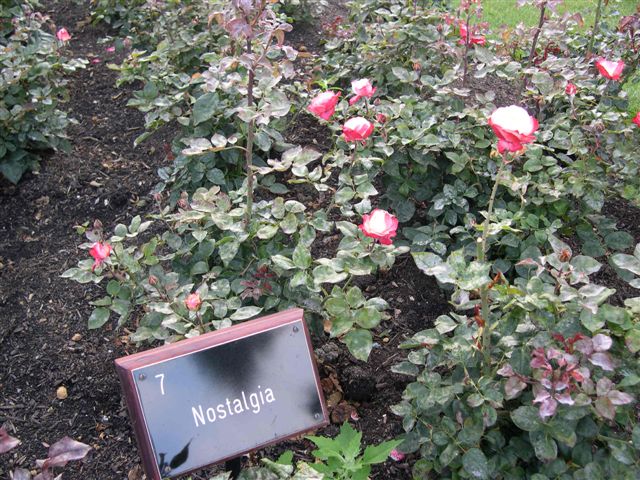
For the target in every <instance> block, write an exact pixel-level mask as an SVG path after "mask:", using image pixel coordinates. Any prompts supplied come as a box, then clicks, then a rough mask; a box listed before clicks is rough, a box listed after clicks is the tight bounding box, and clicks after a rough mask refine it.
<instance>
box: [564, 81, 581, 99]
mask: <svg viewBox="0 0 640 480" xmlns="http://www.w3.org/2000/svg"><path fill="white" fill-rule="evenodd" d="M564 93H566V94H567V95H569V96H571V97H572V96H573V95H575V94H576V93H578V87H576V86H575V85H574V84H573V83H571V82H569V83H567V86H566V87H565V88H564Z"/></svg>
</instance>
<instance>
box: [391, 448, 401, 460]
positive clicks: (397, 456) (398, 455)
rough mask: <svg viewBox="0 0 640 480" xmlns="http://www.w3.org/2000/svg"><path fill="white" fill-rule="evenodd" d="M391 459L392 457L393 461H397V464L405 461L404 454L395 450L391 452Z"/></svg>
mask: <svg viewBox="0 0 640 480" xmlns="http://www.w3.org/2000/svg"><path fill="white" fill-rule="evenodd" d="M389 457H391V459H392V460H395V461H396V462H401V461H402V460H404V453H402V452H400V451H398V450H397V449H395V448H394V449H393V450H391V453H389Z"/></svg>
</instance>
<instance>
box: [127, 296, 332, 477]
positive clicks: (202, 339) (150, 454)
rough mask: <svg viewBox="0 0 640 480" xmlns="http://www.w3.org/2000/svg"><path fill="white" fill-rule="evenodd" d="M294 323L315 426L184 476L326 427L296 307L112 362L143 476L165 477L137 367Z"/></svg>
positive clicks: (315, 369) (315, 372)
mask: <svg viewBox="0 0 640 480" xmlns="http://www.w3.org/2000/svg"><path fill="white" fill-rule="evenodd" d="M298 322H299V323H301V325H302V329H303V333H304V336H305V340H306V344H307V348H308V352H309V357H310V361H311V366H312V369H313V372H312V373H313V377H314V379H315V384H316V390H317V393H318V398H319V400H320V405H321V407H322V417H321V418H320V419H319V421H318V423H316V424H313V425H310V426H309V427H308V428H305V429H303V430H301V431H296V432H291V433H289V434H286V435H282V436H279V437H275V438H272V439H270V440H269V441H266V442H264V443H261V444H259V445H252V446H251V447H250V448H247V449H246V450H242V451H238V452H235V453H234V454H233V455H230V456H227V457H225V458H219V459H218V458H214V459H212V461H211V463H207V464H204V465H201V466H198V467H194V468H193V469H191V470H189V471H187V472H182V473H180V475H184V474H187V473H190V472H194V471H196V470H199V469H201V468H204V467H206V466H208V465H213V464H216V463H221V462H224V461H227V460H230V459H233V458H236V457H239V456H240V455H243V454H245V453H248V452H251V451H254V450H258V449H260V448H263V447H265V446H267V445H271V444H273V443H277V442H280V441H282V440H286V439H288V438H292V437H296V436H299V435H301V434H303V433H307V432H310V431H313V430H316V429H318V428H321V427H323V426H326V425H328V423H329V418H328V413H327V407H326V403H325V399H324V394H323V392H322V387H321V385H320V377H319V375H318V367H317V365H316V361H315V357H314V355H313V346H312V344H311V338H310V336H309V330H308V328H307V325H306V323H305V321H304V311H303V310H302V309H300V308H294V309H290V310H286V311H284V312H280V313H276V314H273V315H268V316H266V317H262V318H259V319H256V320H251V321H248V322H244V323H241V324H238V325H234V326H232V327H229V328H225V329H222V330H218V331H215V332H210V333H207V334H204V335H200V336H198V337H194V338H190V339H186V340H182V341H180V342H177V343H174V344H169V345H165V346H162V347H158V348H154V349H151V350H147V351H145V352H140V353H136V354H134V355H130V356H128V357H123V358H118V359H117V360H116V361H115V366H116V370H117V372H118V376H119V377H120V382H121V385H122V390H123V393H124V397H125V401H126V404H127V409H128V411H129V417H130V419H131V422H132V424H133V429H134V432H135V436H136V439H137V442H138V448H139V451H140V456H141V458H142V464H143V467H144V470H145V472H146V474H147V477H148V478H149V479H150V480H162V479H163V478H166V477H162V475H161V473H160V470H159V468H158V463H157V461H156V458H157V457H156V453H155V452H154V448H153V443H152V439H151V434H150V432H149V428H148V426H147V419H146V417H145V413H144V409H143V405H142V400H141V398H140V395H139V392H138V389H137V387H136V381H135V375H136V370H139V369H141V368H145V367H148V366H151V365H156V364H158V363H163V362H169V361H171V360H173V359H176V358H179V357H182V356H185V355H191V354H194V353H198V352H201V351H203V350H208V349H210V348H215V347H218V346H221V345H225V344H227V343H230V342H234V341H237V340H241V339H244V338H247V337H251V336H254V335H259V334H261V333H264V332H268V331H270V330H273V329H276V328H280V327H284V326H286V325H289V324H294V323H298Z"/></svg>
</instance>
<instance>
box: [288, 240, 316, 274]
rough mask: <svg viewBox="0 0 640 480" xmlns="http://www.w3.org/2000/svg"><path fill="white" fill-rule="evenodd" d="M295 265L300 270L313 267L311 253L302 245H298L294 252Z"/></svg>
mask: <svg viewBox="0 0 640 480" xmlns="http://www.w3.org/2000/svg"><path fill="white" fill-rule="evenodd" d="M292 259H293V264H294V265H295V266H296V267H298V268H303V269H307V268H309V267H310V266H311V262H312V261H313V258H312V257H311V251H310V250H309V249H308V248H307V247H305V246H304V245H303V244H302V243H300V244H298V245H297V246H296V248H295V249H294V250H293V255H292Z"/></svg>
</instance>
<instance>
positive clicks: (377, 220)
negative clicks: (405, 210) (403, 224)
mask: <svg viewBox="0 0 640 480" xmlns="http://www.w3.org/2000/svg"><path fill="white" fill-rule="evenodd" d="M358 228H359V229H360V230H362V233H364V234H365V235H366V236H367V237H369V238H373V239H375V240H379V241H380V243H381V244H382V245H391V244H392V243H393V242H392V240H391V239H392V238H393V237H395V236H396V231H397V230H398V219H397V218H396V217H395V216H393V215H391V214H390V213H389V212H387V211H386V210H381V209H379V208H376V209H375V210H373V211H372V212H371V213H370V214H365V215H363V216H362V224H361V225H358Z"/></svg>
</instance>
